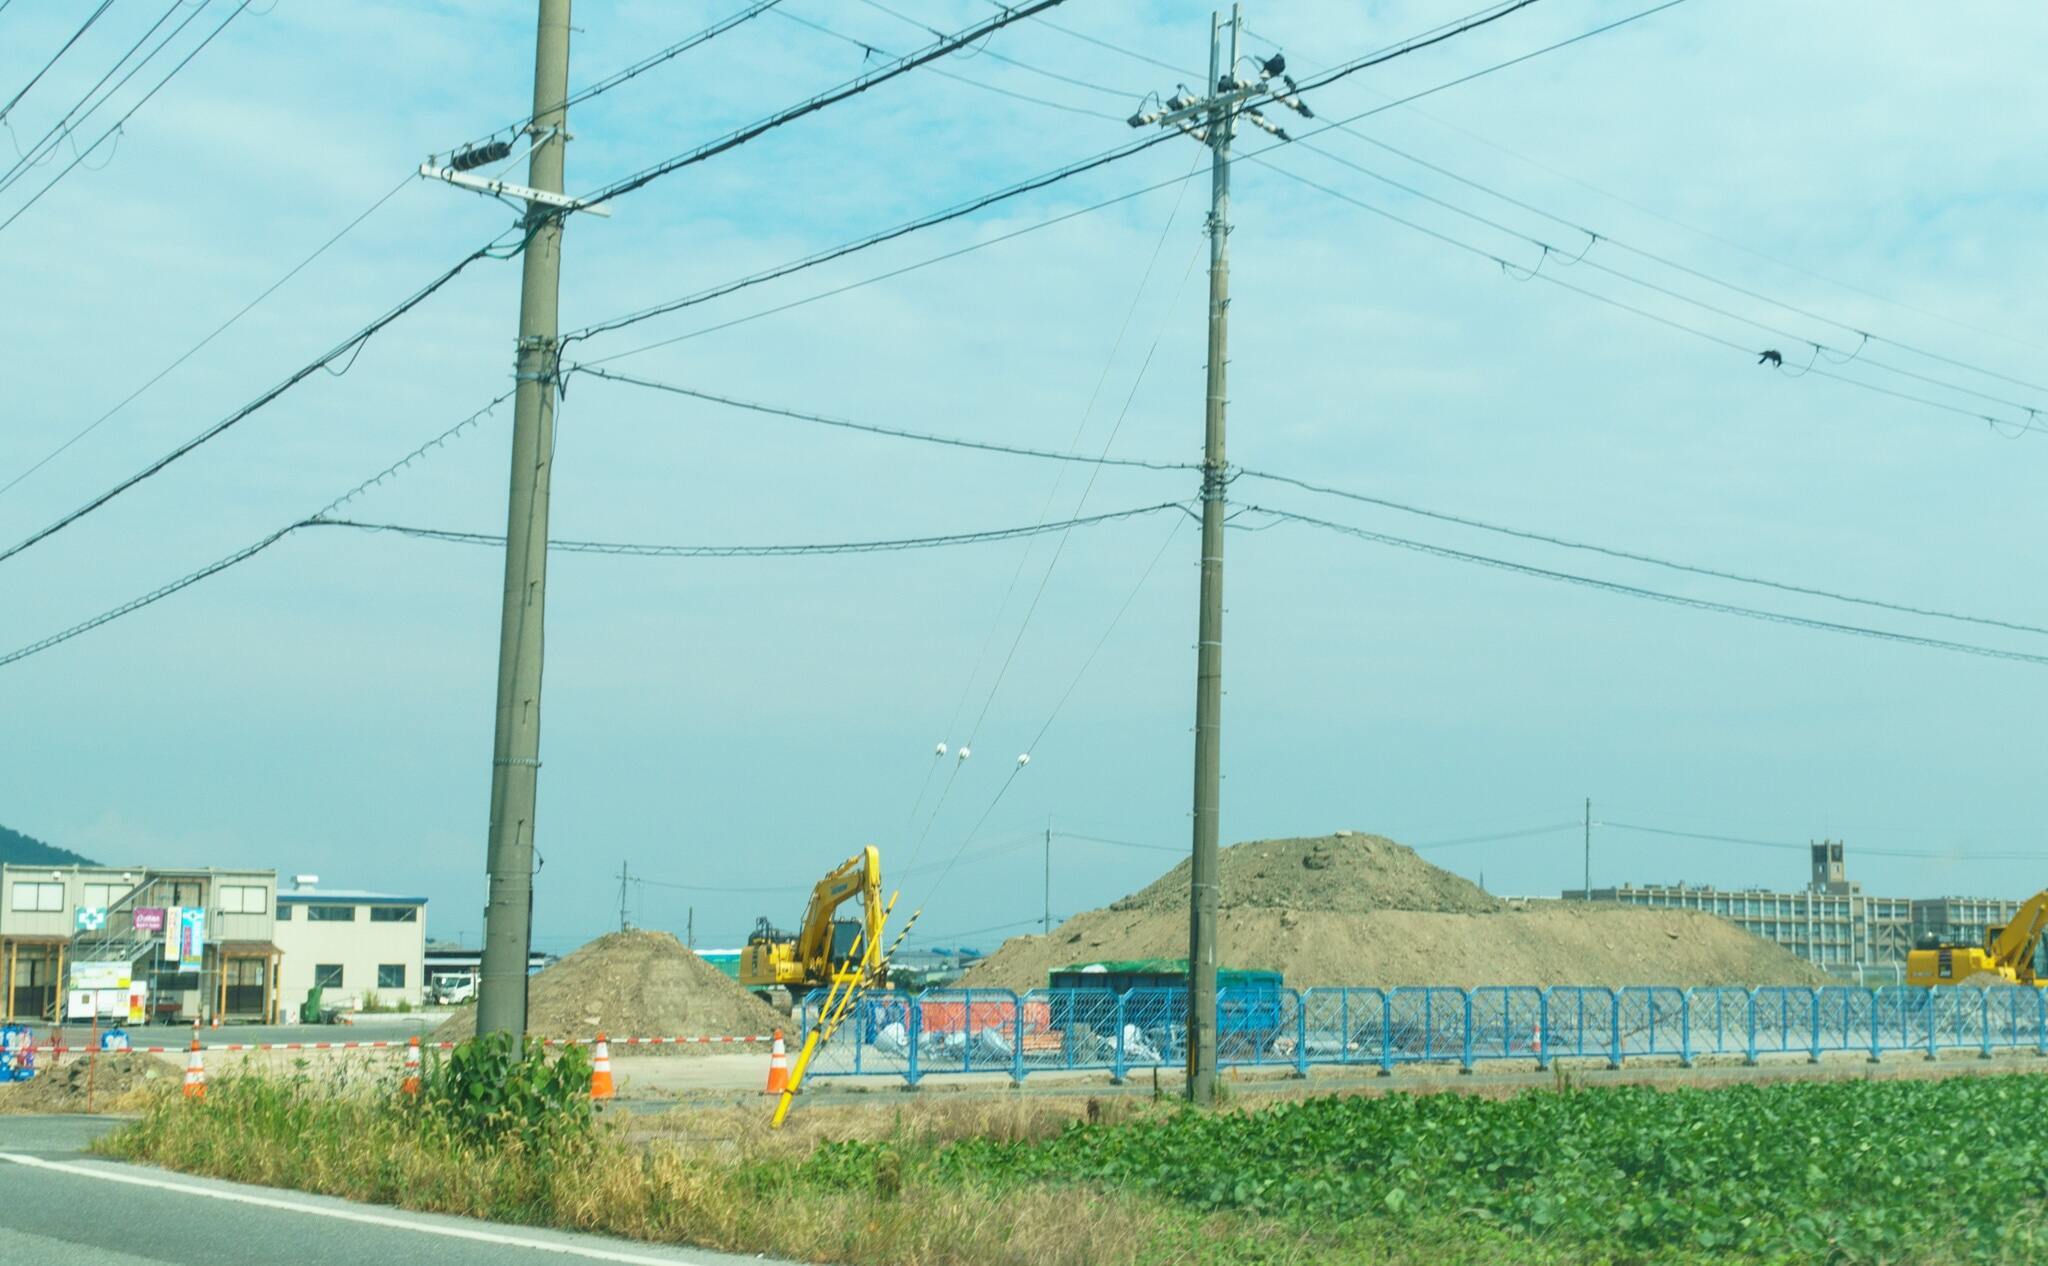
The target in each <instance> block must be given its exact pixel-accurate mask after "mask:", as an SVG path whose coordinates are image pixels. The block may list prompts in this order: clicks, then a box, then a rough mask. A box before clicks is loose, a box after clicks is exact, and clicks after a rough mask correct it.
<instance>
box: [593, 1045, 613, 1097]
mask: <svg viewBox="0 0 2048 1266" xmlns="http://www.w3.org/2000/svg"><path fill="white" fill-rule="evenodd" d="M590 1097H591V1098H593V1099H609V1098H611V1097H612V1048H611V1047H610V1046H608V1045H606V1044H605V1040H604V1034H602V1033H600V1034H598V1035H597V1045H596V1047H594V1048H593V1049H592V1050H591V1053H590Z"/></svg>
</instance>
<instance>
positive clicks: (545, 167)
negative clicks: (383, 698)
mask: <svg viewBox="0 0 2048 1266" xmlns="http://www.w3.org/2000/svg"><path fill="white" fill-rule="evenodd" d="M568 95H569V0H540V22H539V26H538V29H537V31H536V34H535V37H534V48H533V109H534V118H533V122H532V123H531V124H530V125H529V130H530V131H531V133H532V135H533V138H534V146H533V154H532V157H531V159H530V160H529V161H528V163H527V177H526V179H527V183H528V184H529V185H530V186H532V187H533V188H534V189H535V190H537V191H539V192H541V193H547V194H554V195H556V196H557V197H559V196H560V195H561V193H562V151H563V149H564V147H565V146H566V145H567V144H568V140H569V134H568V119H569V111H568V107H567V104H566V99H567V97H568ZM563 218H564V217H563V213H562V212H561V211H560V210H559V209H558V208H553V207H550V206H548V205H547V204H545V203H543V202H541V201H538V200H531V199H530V200H528V202H527V204H526V250H525V252H524V259H523V261H522V271H521V274H520V289H519V344H518V353H517V359H516V361H515V364H516V365H517V371H516V374H515V387H516V391H517V394H516V396H515V398H514V404H513V409H514V411H513V415H512V483H511V493H510V496H509V497H508V499H507V505H506V518H505V605H504V614H503V621H502V625H501V628H500V632H499V639H498V707H497V734H496V737H495V739H494V741H493V743H492V748H491V834H490V851H489V860H488V862H487V865H488V866H489V870H490V898H489V904H488V905H487V906H486V907H485V909H484V957H483V967H482V972H481V980H480V982H479V984H478V987H477V1007H476V1018H477V1026H476V1027H477V1032H479V1033H509V1034H511V1035H512V1036H513V1038H514V1040H515V1041H523V1040H524V1038H525V1035H526V983H527V975H526V962H527V953H528V950H529V948H530V946H531V943H532V936H533V824H534V816H533V815H534V793H535V789H536V786H537V784H538V783H539V781H540V681H541V640H542V631H543V624H544V621H543V613H544V611H545V606H546V597H547V545H548V479H549V469H550V467H551V465H552V463H553V460H554V451H555V382H556V373H557V370H558V365H557V358H556V351H557V344H558V341H559V335H560V332H561V329H560V321H559V306H560V298H561V279H562V220H563Z"/></svg>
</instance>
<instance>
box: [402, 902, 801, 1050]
mask: <svg viewBox="0 0 2048 1266" xmlns="http://www.w3.org/2000/svg"><path fill="white" fill-rule="evenodd" d="M526 1012H527V1014H526V1027H527V1031H528V1032H530V1033H532V1034H534V1035H535V1036H537V1037H580V1038H588V1037H595V1036H596V1035H597V1034H599V1033H604V1034H606V1035H607V1036H609V1037H614V1038H619V1037H754V1036H760V1035H763V1034H766V1033H768V1032H770V1031H772V1030H774V1029H775V1028H777V1027H778V1026H781V1025H783V1024H785V1023H786V1022H785V1021H784V1020H783V1018H782V1017H781V1016H779V1015H777V1014H776V1012H775V1009H774V1008H773V1007H770V1006H769V1005H768V1004H767V1003H765V1002H762V1001H761V1000H760V999H758V998H756V997H754V995H752V994H750V993H748V992H747V991H746V990H745V989H742V988H741V987H740V986H739V984H738V983H737V982H735V981H734V980H733V979H732V978H731V977H729V976H727V975H726V974H725V973H723V972H721V971H719V970H718V969H717V968H716V967H713V966H711V965H710V964H709V963H706V962H705V961H704V960H703V959H701V958H699V957H697V956H696V955H695V954H693V953H691V952H690V950H689V949H688V948H686V947H685V946H684V945H683V943H682V942H681V941H679V940H677V939H676V938H675V937H674V936H673V935H671V934H670V933H667V932H644V931H633V932H613V933H610V934H608V935H605V936H601V937H599V938H597V939H596V940H594V941H592V942H590V943H589V944H588V945H585V946H583V947H582V948H581V949H579V950H577V951H576V952H575V953H573V954H570V955H568V956H567V957H566V958H563V959H562V960H561V961H560V962H557V963H555V964H554V965H553V966H552V967H549V968H547V969H545V970H544V971H542V972H541V973H540V974H539V975H536V976H535V977H534V978H533V980H532V981H531V982H530V984H529V986H528V990H527V1003H526ZM475 1033H476V1009H475V1008H474V1007H468V1008H465V1009H464V1010H463V1011H462V1012H461V1013H460V1014H457V1015H455V1016H453V1017H451V1018H450V1019H449V1020H448V1022H447V1023H445V1024H443V1025H442V1026H441V1027H440V1028H438V1029H436V1030H435V1031H434V1036H435V1038H437V1039H439V1040H442V1041H461V1040H462V1039H464V1038H467V1037H471V1036H474V1035H475ZM656 1049H660V1050H675V1049H680V1050H683V1051H686V1052H699V1053H701V1052H704V1051H707V1050H717V1049H719V1048H718V1047H716V1046H705V1045H696V1046H684V1047H680V1048H676V1047H660V1048H656ZM725 1049H727V1050H730V1049H732V1048H730V1047H728V1048H725Z"/></svg>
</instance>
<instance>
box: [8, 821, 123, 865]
mask: <svg viewBox="0 0 2048 1266" xmlns="http://www.w3.org/2000/svg"><path fill="white" fill-rule="evenodd" d="M0 862H8V863H11V864H13V865H16V866H96V865H98V864H99V863H97V862H95V861H93V860H92V859H91V858H89V857H80V856H79V855H78V854H76V853H74V852H72V851H71V850H70V849H68V848H58V847H57V846H56V845H54V844H45V843H43V842H42V841H41V840H39V839H35V838H34V837H32V836H27V835H23V834H22V833H21V832H19V831H11V830H9V829H7V828H6V827H4V826H0Z"/></svg>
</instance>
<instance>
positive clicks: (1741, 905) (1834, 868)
mask: <svg viewBox="0 0 2048 1266" xmlns="http://www.w3.org/2000/svg"><path fill="white" fill-rule="evenodd" d="M1812 864H1813V870H1812V877H1811V878H1810V880H1809V881H1808V883H1807V886H1806V888H1805V890H1804V891H1800V892H1774V891H1769V890H1765V889H1760V888H1746V889H1741V890H1729V889H1723V888H1715V887H1712V886H1711V885H1707V886H1699V885H1693V884H1685V883H1680V884H1624V885H1622V886H1620V887H1616V888H1595V889H1593V890H1592V891H1591V892H1590V893H1588V892H1587V891H1586V890H1584V889H1570V890H1567V891H1566V892H1565V893H1564V899H1565V900H1566V901H1585V900H1589V899H1590V900H1593V901H1613V902H1617V903H1619V904H1622V905H1634V906H1660V907H1665V908H1669V909H1679V910H1701V911H1704V912H1706V913H1708V914H1714V915H1719V916H1720V917H1721V918H1724V919H1726V920H1728V921H1729V922H1730V923H1733V924H1735V925H1736V926H1737V927H1739V928H1741V929H1743V930H1744V931H1746V932H1749V933H1750V934H1751V935H1754V936H1759V937H1762V938H1763V939H1764V940H1767V941H1771V942H1774V943H1776V944H1778V945H1780V946H1783V947H1784V948H1785V949H1788V950H1790V951H1791V952H1793V953H1794V954H1797V955H1799V957H1801V958H1803V959H1805V960H1806V961H1808V962H1810V963H1812V964H1814V965H1815V966H1817V967H1821V968H1824V969H1827V970H1830V971H1838V972H1847V971H1853V970H1854V969H1856V968H1857V967H1884V966H1891V965H1894V964H1902V963H1904V962H1905V961H1906V953H1907V951H1908V950H1910V949H1912V948H1913V943H1914V941H1915V940H1917V939H1919V938H1920V937H1923V936H1934V937H1939V938H1940V939H1942V940H1946V941H1952V942H1960V943H1966V944H1978V943H1981V942H1982V941H1983V939H1984V934H1985V930H1986V929H1987V928H1990V927H1995V926H1999V925H2002V924H2004V923H2006V922H2008V921H2009V920H2011V919H2012V918H2013V917H2014V916H2015V915H2017V914H2018V912H2019V905H2020V903H2019V901H2018V900H2017V899H2006V898H2000V897H1920V898H1913V897H1877V896H1869V895H1866V894H1865V893H1864V892H1863V887H1862V885H1861V884H1857V883H1852V882H1851V881H1850V880H1849V877H1848V868H1847V864H1846V857H1845V849H1844V846H1843V843H1842V841H1840V840H1823V841H1821V842H1819V843H1817V844H1814V845H1813V846H1812Z"/></svg>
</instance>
